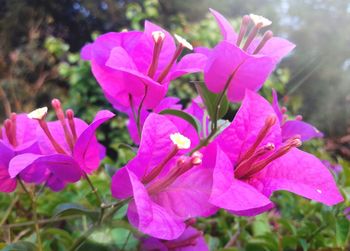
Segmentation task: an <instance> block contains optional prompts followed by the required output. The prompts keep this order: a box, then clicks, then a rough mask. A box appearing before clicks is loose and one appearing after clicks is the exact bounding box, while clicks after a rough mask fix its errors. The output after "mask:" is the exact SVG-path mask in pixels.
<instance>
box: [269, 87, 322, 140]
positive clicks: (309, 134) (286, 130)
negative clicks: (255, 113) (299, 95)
mask: <svg viewBox="0 0 350 251" xmlns="http://www.w3.org/2000/svg"><path fill="white" fill-rule="evenodd" d="M272 98H273V100H272V107H273V109H274V110H275V112H276V115H277V118H278V120H279V122H280V124H281V129H282V139H283V140H287V139H288V138H290V137H292V136H293V135H297V134H298V135H300V138H301V140H302V141H307V140H310V139H313V138H322V137H323V133H322V132H320V131H319V130H318V129H317V128H316V127H314V126H313V125H311V124H309V123H306V122H304V121H302V117H301V116H300V115H298V116H296V117H295V119H291V120H289V119H288V115H286V114H285V113H286V111H287V109H286V108H284V107H283V108H282V109H281V108H280V106H279V104H278V96H277V92H276V91H275V90H273V91H272Z"/></svg>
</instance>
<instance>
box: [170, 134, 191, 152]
mask: <svg viewBox="0 0 350 251" xmlns="http://www.w3.org/2000/svg"><path fill="white" fill-rule="evenodd" d="M170 139H171V141H172V142H173V143H174V145H176V146H177V147H178V148H179V149H188V148H190V146H191V140H190V139H189V138H187V137H185V136H184V135H182V134H181V133H179V132H177V133H173V134H170Z"/></svg>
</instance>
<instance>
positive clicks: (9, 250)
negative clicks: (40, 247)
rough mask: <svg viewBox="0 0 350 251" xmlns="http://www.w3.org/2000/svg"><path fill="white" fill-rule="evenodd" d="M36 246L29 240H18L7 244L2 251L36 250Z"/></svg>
mask: <svg viewBox="0 0 350 251" xmlns="http://www.w3.org/2000/svg"><path fill="white" fill-rule="evenodd" d="M36 250H37V248H36V246H35V245H34V244H33V243H31V242H29V241H19V242H16V243H13V244H11V245H8V246H7V247H5V248H4V249H2V251H36Z"/></svg>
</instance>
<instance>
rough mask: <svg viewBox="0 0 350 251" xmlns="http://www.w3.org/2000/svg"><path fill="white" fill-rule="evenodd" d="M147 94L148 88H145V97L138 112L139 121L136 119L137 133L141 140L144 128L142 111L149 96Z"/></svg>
mask: <svg viewBox="0 0 350 251" xmlns="http://www.w3.org/2000/svg"><path fill="white" fill-rule="evenodd" d="M147 92H148V86H147V85H146V86H145V95H144V96H143V98H142V100H141V103H140V106H139V109H138V110H137V119H136V125H137V132H138V134H139V138H140V140H141V134H142V128H141V110H142V106H143V103H144V102H145V99H146V96H147Z"/></svg>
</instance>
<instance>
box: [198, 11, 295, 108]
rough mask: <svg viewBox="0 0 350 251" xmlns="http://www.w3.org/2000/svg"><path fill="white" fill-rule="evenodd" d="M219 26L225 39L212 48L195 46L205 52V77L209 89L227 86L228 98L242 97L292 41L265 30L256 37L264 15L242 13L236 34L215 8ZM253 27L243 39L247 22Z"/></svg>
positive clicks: (257, 84)
mask: <svg viewBox="0 0 350 251" xmlns="http://www.w3.org/2000/svg"><path fill="white" fill-rule="evenodd" d="M210 11H211V13H212V14H213V15H214V17H215V19H216V21H217V22H218V25H219V27H220V29H221V33H222V35H223V38H224V40H223V41H221V42H219V43H218V45H217V46H216V47H215V48H213V49H206V48H198V49H196V50H197V52H200V53H203V54H205V55H206V56H207V59H208V61H207V63H206V66H205V67H204V80H205V83H206V85H207V87H208V89H209V90H211V91H212V92H214V93H220V92H222V91H226V90H227V97H228V99H229V100H230V101H231V102H237V101H241V100H242V99H243V97H244V93H245V90H246V89H249V90H252V91H258V90H259V89H260V88H261V86H262V85H263V83H264V82H265V80H266V79H267V77H268V76H269V75H270V73H271V72H272V71H273V70H274V68H275V66H276V64H277V63H278V62H279V61H280V60H281V59H282V57H284V56H285V55H287V54H288V53H289V52H290V51H291V50H292V49H293V48H294V47H295V45H294V44H292V43H290V42H289V41H287V40H285V39H282V38H278V37H273V34H272V32H271V31H266V32H265V33H264V35H263V36H262V37H258V36H257V35H258V33H259V30H260V29H261V28H263V27H265V26H268V25H269V24H270V23H271V22H270V21H269V20H267V19H265V18H263V17H260V16H256V15H250V16H244V17H243V19H242V25H241V28H240V31H239V33H238V34H236V33H235V31H234V30H233V28H232V26H231V25H230V23H229V22H228V21H227V20H226V19H225V18H224V17H223V16H222V15H221V14H220V13H218V12H217V11H215V10H212V9H211V10H210ZM251 22H252V23H253V27H252V29H251V30H250V32H249V33H248V34H247V38H246V39H245V42H244V44H243V43H242V41H243V40H244V37H245V35H246V33H247V29H248V26H249V24H250V23H251Z"/></svg>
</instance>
